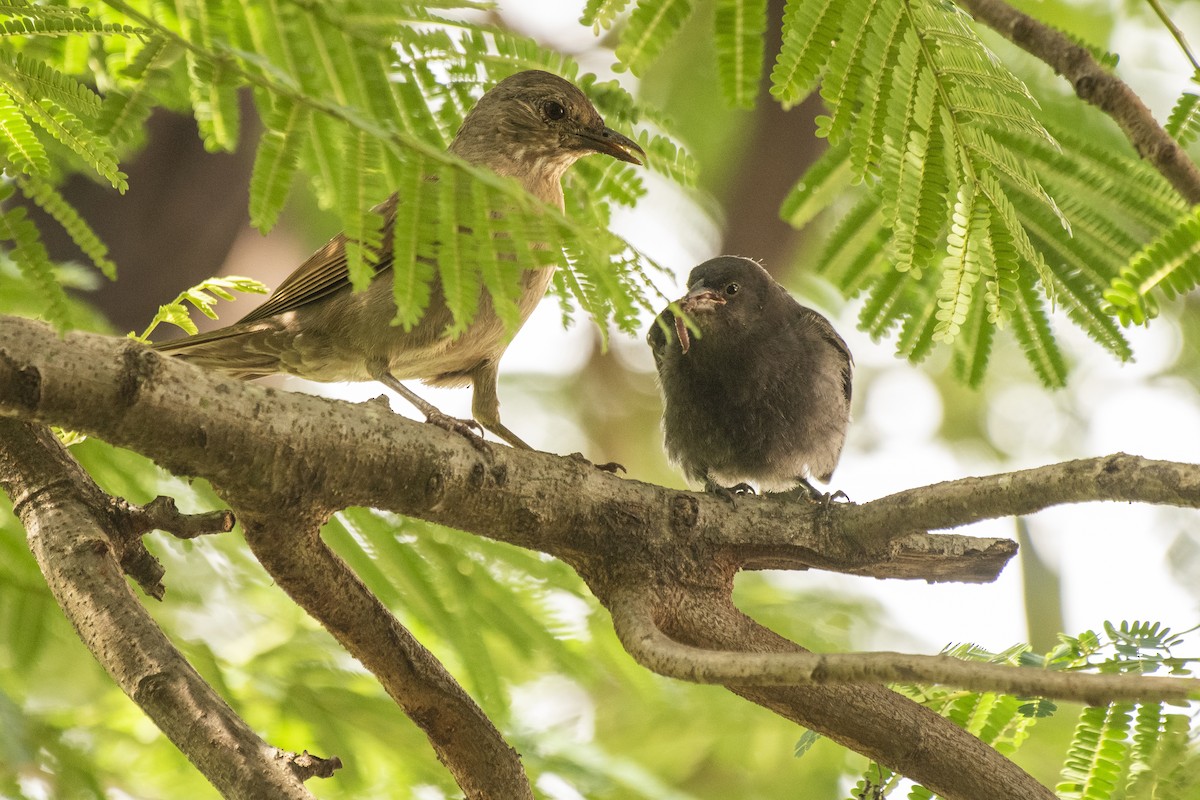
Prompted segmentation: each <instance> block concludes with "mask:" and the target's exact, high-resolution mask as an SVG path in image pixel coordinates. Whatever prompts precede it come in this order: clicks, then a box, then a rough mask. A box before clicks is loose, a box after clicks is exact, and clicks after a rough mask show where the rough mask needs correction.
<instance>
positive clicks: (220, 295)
mask: <svg viewBox="0 0 1200 800" xmlns="http://www.w3.org/2000/svg"><path fill="white" fill-rule="evenodd" d="M268 291H269V290H268V289H267V287H266V286H265V285H264V284H263V283H261V282H260V281H257V280H255V279H254V278H242V277H239V276H237V275H228V276H226V277H221V278H209V279H207V280H204V281H201V282H200V283H198V284H196V285H195V286H192V287H190V288H188V289H184V290H183V291H182V292H180V293H179V295H178V296H177V297H176V298H175V299H174V300H172V301H171V302H169V303H166V304H164V305H161V306H159V307H158V313H156V314H155V315H154V318H153V319H152V320H150V323H149V324H148V325H147V326H146V328H145V330H143V331H142V332H141V333H133V332H132V331H131V332H130V333H129V334H128V335H129V338H130V339H137V340H138V341H139V342H145V343H149V341H150V335H151V334H152V333H154V331H155V330H157V329H158V326H159V325H162V324H163V323H167V324H170V325H174V326H175V327H177V328H181V329H183V331H184V332H185V333H187V334H189V335H192V334H195V333H196V331H197V330H198V329H197V328H196V323H195V322H192V317H191V314H190V312H189V310H188V306H191V307H192V308H195V309H196V310H197V311H199V312H200V313H201V314H203V315H204V316H206V317H208V318H209V319H217V312H216V304H217V301H218V300H225V301H229V300H233V299H235V296H234V294H233V293H234V292H241V293H242V294H267V293H268Z"/></svg>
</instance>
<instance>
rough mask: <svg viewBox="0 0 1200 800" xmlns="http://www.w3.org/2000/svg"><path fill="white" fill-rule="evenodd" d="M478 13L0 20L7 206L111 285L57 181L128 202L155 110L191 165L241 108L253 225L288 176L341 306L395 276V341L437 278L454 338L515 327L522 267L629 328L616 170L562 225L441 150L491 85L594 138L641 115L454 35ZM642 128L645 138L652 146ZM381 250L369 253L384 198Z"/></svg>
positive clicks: (9, 231)
mask: <svg viewBox="0 0 1200 800" xmlns="http://www.w3.org/2000/svg"><path fill="white" fill-rule="evenodd" d="M481 7H482V6H481V5H480V4H479V3H475V2H471V1H470V0H462V1H460V2H451V1H450V0H446V2H439V3H433V4H429V3H408V2H402V3H383V2H370V1H369V0H343V2H334V3H307V2H267V3H260V4H245V3H233V2H224V1H223V0H217V2H205V1H204V0H185V2H180V3H175V4H169V5H164V4H158V3H150V2H136V1H130V2H124V1H123V0H115V1H114V2H111V3H108V4H107V5H106V6H105V7H103V8H101V9H94V10H89V9H86V8H81V7H76V6H75V5H74V4H70V3H67V2H61V3H58V4H49V5H37V6H34V5H26V4H23V3H19V4H15V5H10V6H5V7H4V8H3V9H0V14H6V15H7V18H8V20H9V24H8V25H7V26H6V28H5V29H4V30H5V31H6V35H7V36H8V40H9V42H11V43H12V44H13V45H14V47H13V48H12V50H11V52H8V51H6V52H4V53H3V54H2V56H0V167H3V169H4V172H5V174H6V175H8V176H9V177H10V178H13V181H14V182H13V184H11V185H7V186H6V187H5V189H4V190H5V192H6V193H9V194H11V193H12V192H13V191H14V187H15V189H16V190H19V191H21V192H22V193H23V194H24V195H25V196H27V197H28V198H30V199H31V200H33V201H34V202H36V203H37V204H38V205H40V206H42V207H43V208H44V209H45V210H46V211H47V212H49V213H50V215H51V216H52V217H54V218H55V219H57V220H58V221H59V223H61V224H62V225H63V226H64V227H65V228H66V229H67V231H68V232H69V233H70V234H71V237H72V238H73V239H74V240H75V241H76V242H77V243H78V244H79V245H80V247H81V248H82V249H83V250H84V252H85V253H87V254H88V256H89V257H90V258H91V259H92V261H93V262H94V263H95V264H96V266H97V267H99V268H100V269H101V271H102V272H103V273H104V274H105V275H107V276H108V277H114V276H115V266H114V265H113V264H112V263H111V261H109V260H108V258H107V252H106V250H105V249H104V246H103V245H102V244H101V243H100V241H99V239H98V238H97V237H96V236H95V234H94V233H93V232H92V231H91V229H90V228H89V227H88V226H87V225H86V223H85V222H84V221H83V220H82V219H80V218H79V217H78V215H77V214H75V213H74V211H73V210H72V209H71V208H70V206H69V205H68V204H67V203H66V202H65V201H64V200H63V198H62V196H61V195H60V194H58V192H57V190H56V189H55V183H56V182H57V181H58V180H59V179H60V178H61V177H62V176H63V174H65V173H66V172H69V171H72V170H81V169H82V170H86V171H89V172H91V173H93V174H95V175H97V176H98V177H100V178H103V179H105V180H107V181H109V182H110V183H111V184H112V185H113V186H114V187H116V188H117V189H118V190H123V189H124V188H125V178H124V175H123V174H121V173H120V172H119V169H118V167H117V164H118V160H117V159H118V156H119V155H120V156H123V157H124V156H128V155H129V154H131V153H133V152H135V151H136V149H137V148H138V147H140V145H141V144H142V133H141V128H142V126H143V123H144V122H145V120H146V118H147V117H148V115H149V113H150V112H151V111H152V110H153V109H154V108H158V107H164V108H171V109H177V110H185V111H190V113H192V115H193V116H194V117H195V118H196V121H197V124H198V125H199V129H200V133H201V136H202V138H203V140H204V143H205V146H206V147H207V148H208V149H209V150H212V151H230V150H232V149H234V148H235V147H236V146H237V144H238V141H239V137H240V136H241V132H242V127H243V122H242V120H241V111H240V105H239V97H240V96H241V95H242V94H245V93H248V94H249V95H250V96H251V97H252V98H253V102H254V105H255V108H256V111H257V112H258V114H259V116H260V117H261V118H262V120H263V123H264V128H265V130H264V131H263V133H262V135H261V137H260V138H259V140H258V142H257V144H256V154H255V160H254V167H253V173H252V178H251V182H250V215H251V221H252V223H253V224H254V225H256V226H257V227H258V228H260V229H261V230H263V231H266V230H269V229H270V228H271V227H272V226H273V225H274V224H275V222H276V221H277V220H278V217H279V214H280V211H281V209H282V208H283V206H284V204H285V203H286V202H287V199H288V196H289V193H290V192H291V190H292V189H293V187H294V186H295V185H296V183H297V180H298V178H300V177H302V178H303V179H304V180H306V181H307V182H308V183H309V184H310V188H311V190H312V191H313V192H314V193H315V196H316V197H317V199H318V201H319V203H320V204H321V205H322V206H323V207H325V208H330V209H332V210H333V211H334V212H335V213H336V214H337V216H338V218H339V221H340V222H341V224H342V226H343V229H344V231H345V235H346V239H347V247H346V251H347V261H348V264H349V269H350V276H351V279H352V280H353V282H354V284H355V285H356V286H358V287H360V288H361V287H362V286H364V285H365V284H366V283H367V282H368V281H369V280H370V279H371V277H372V275H373V274H374V269H373V267H374V264H375V263H376V262H377V261H378V260H379V259H380V258H382V257H384V256H386V255H388V254H389V253H388V252H387V251H389V250H390V254H391V255H392V256H393V257H394V264H395V265H396V268H395V270H394V274H395V281H396V291H395V297H396V300H397V306H398V313H397V318H396V320H395V322H396V324H400V325H404V326H411V325H413V324H415V322H416V321H417V320H418V319H419V318H420V316H421V314H422V312H423V311H424V309H425V306H426V305H427V304H428V302H429V296H430V289H429V284H430V281H431V280H432V279H433V278H434V276H435V275H437V276H438V277H440V279H441V281H442V284H443V286H444V287H445V289H446V295H447V299H448V303H449V306H450V309H451V311H452V312H453V314H454V324H453V326H452V329H451V333H455V332H459V331H461V330H462V329H464V328H465V326H466V325H467V324H468V323H469V322H470V320H471V319H472V318H473V316H474V314H475V313H476V311H477V309H478V307H479V300H480V298H481V296H484V293H486V294H490V295H491V297H492V300H493V305H494V306H495V308H496V309H497V310H498V312H499V313H500V316H501V319H502V320H504V321H505V322H506V323H507V324H508V325H509V326H510V327H514V326H515V323H516V321H517V311H516V303H515V301H516V297H517V294H518V292H519V286H520V283H519V278H518V276H519V274H520V272H521V270H523V269H529V268H534V267H540V266H546V265H550V264H555V265H558V266H560V267H562V268H563V270H564V273H565V274H564V275H563V277H562V279H561V280H560V284H559V286H560V294H561V295H562V297H563V299H564V301H565V302H567V303H573V304H576V305H579V306H582V307H583V308H584V309H585V310H586V311H587V312H588V313H589V314H590V315H592V316H593V317H594V318H595V319H596V321H597V322H598V323H599V324H601V326H602V327H605V323H607V322H613V323H615V324H616V325H617V326H618V327H620V328H624V329H632V328H633V327H634V326H635V324H636V321H635V317H636V311H637V309H638V308H640V307H646V308H649V307H650V306H651V305H652V302H651V300H650V299H649V298H648V296H647V292H648V291H650V290H651V287H650V285H649V283H648V281H647V280H646V278H645V273H646V270H647V269H650V268H652V265H651V264H650V262H649V261H648V260H646V259H645V258H644V257H643V256H641V254H639V253H637V252H635V251H633V250H632V249H631V248H630V247H629V246H628V245H626V244H625V243H624V242H623V241H621V240H620V239H618V238H617V237H615V236H613V235H612V234H610V233H609V232H608V226H607V215H608V213H609V210H608V209H609V205H610V204H611V203H617V204H624V205H629V204H632V203H633V202H635V201H636V200H637V198H639V197H640V196H642V195H643V194H644V193H645V187H644V185H643V179H642V177H641V176H640V175H638V174H637V172H636V171H635V168H632V167H631V166H630V165H627V164H615V163H614V164H608V165H605V166H603V167H593V168H590V169H582V170H577V171H576V172H575V173H573V174H572V176H571V178H570V181H569V186H568V190H569V194H570V197H571V211H572V212H575V211H579V210H586V211H587V212H588V213H587V214H586V215H585V216H582V217H576V216H564V215H563V214H561V213H559V212H558V211H557V210H556V209H552V208H547V207H544V206H543V205H542V204H540V203H538V202H537V201H535V200H534V199H532V198H531V197H530V196H529V195H527V194H526V193H525V192H524V191H523V190H522V189H521V188H520V186H518V185H517V184H516V182H515V181H512V180H508V179H501V178H499V177H497V176H496V175H494V174H492V173H490V172H487V171H484V170H480V169H476V168H473V167H471V166H470V165H468V164H465V163H464V162H462V161H461V160H460V159H457V158H455V157H453V156H451V155H450V154H448V153H447V152H446V146H447V144H448V143H449V141H450V140H451V139H452V138H453V135H454V133H455V131H456V130H457V129H458V127H459V125H460V124H461V122H462V118H463V116H464V114H465V113H466V111H467V110H469V109H470V107H471V106H472V105H473V103H474V101H475V99H476V98H477V97H478V95H479V94H480V93H481V92H482V90H483V88H485V87H486V86H487V85H488V84H490V83H491V82H494V81H495V80H498V79H500V78H503V77H505V76H506V75H508V74H511V73H512V72H515V71H518V70H521V69H526V68H541V69H548V70H551V71H554V72H557V73H559V74H561V75H563V76H564V77H567V78H568V79H571V80H574V81H576V82H577V83H579V84H580V85H581V86H582V87H583V88H584V89H585V91H588V92H589V93H590V94H591V95H592V96H593V98H594V99H595V102H596V104H597V106H598V107H599V108H600V110H601V112H602V113H603V114H604V115H605V116H606V119H607V121H608V122H609V124H610V125H613V126H615V127H618V128H621V129H624V130H629V131H631V132H632V129H633V126H634V125H635V124H636V123H637V121H638V120H639V118H640V117H641V116H642V110H641V109H640V108H639V107H638V105H637V104H636V103H635V102H634V101H633V99H632V97H630V96H629V95H628V94H627V93H626V92H624V90H622V89H620V88H619V87H618V86H617V85H616V84H615V83H609V84H599V83H597V82H596V81H595V79H594V78H593V77H592V76H586V75H581V74H580V70H579V67H578V65H577V64H575V63H574V62H573V61H571V60H570V59H569V58H566V57H564V56H562V55H559V54H557V53H555V52H553V51H550V50H547V49H545V48H542V47H539V46H538V45H536V44H535V43H534V42H532V41H531V40H529V39H527V38H524V37H521V36H517V35H514V34H512V33H509V32H507V31H504V30H501V29H498V28H493V27H490V26H488V25H487V24H484V23H480V22H474V21H464V20H465V19H466V18H464V17H463V14H465V13H467V12H470V11H474V10H478V9H479V8H481ZM658 129H659V130H660V129H661V126H659V127H658ZM639 138H640V144H641V145H642V146H643V147H644V148H645V149H646V151H647V153H648V156H649V158H648V161H649V165H650V166H651V167H652V168H655V169H658V170H660V171H663V172H664V173H666V174H668V175H670V176H672V177H673V178H674V179H676V180H680V179H682V180H690V179H691V175H692V172H693V167H692V165H691V163H690V159H689V157H688V156H687V155H686V154H685V153H684V152H682V151H681V150H680V149H679V148H678V147H677V146H676V145H675V144H674V143H673V142H672V141H671V139H670V138H668V137H667V136H666V135H664V134H662V133H659V132H643V133H641V134H640V137H639ZM393 195H394V196H395V197H396V198H398V202H397V203H396V205H395V207H396V213H397V220H396V235H395V236H391V237H386V240H385V236H384V224H383V223H384V219H383V216H382V212H383V210H384V208H385V206H384V205H383V201H385V200H386V199H387V198H389V196H393ZM0 238H3V239H5V240H7V241H8V242H10V243H11V251H12V254H13V258H14V260H15V261H16V262H17V263H18V264H19V265H20V267H21V269H22V271H23V272H24V273H25V274H27V275H29V276H30V277H31V278H34V279H35V281H34V282H35V283H36V284H37V285H38V286H39V289H40V291H41V292H42V294H43V295H44V296H45V297H46V298H48V299H50V300H53V302H50V303H49V304H48V305H49V311H48V313H47V316H48V317H49V318H51V319H52V320H54V321H55V322H57V323H58V324H59V325H60V326H65V325H66V324H67V320H66V318H65V315H64V314H63V312H62V296H61V290H60V289H59V288H58V287H56V286H55V284H54V281H53V278H52V271H51V266H50V263H49V260H48V257H47V256H46V253H45V249H44V247H42V246H41V244H40V239H39V237H38V233H37V231H36V229H35V228H34V227H33V226H32V224H31V223H30V222H29V220H28V219H27V218H26V217H25V215H24V212H23V210H22V209H21V207H20V206H15V207H13V208H12V209H10V210H8V211H7V212H5V214H4V215H3V216H2V217H0Z"/></svg>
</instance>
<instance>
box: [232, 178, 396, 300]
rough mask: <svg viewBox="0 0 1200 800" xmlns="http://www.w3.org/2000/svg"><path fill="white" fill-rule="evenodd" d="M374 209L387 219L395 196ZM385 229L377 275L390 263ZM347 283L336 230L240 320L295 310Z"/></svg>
mask: <svg viewBox="0 0 1200 800" xmlns="http://www.w3.org/2000/svg"><path fill="white" fill-rule="evenodd" d="M373 210H374V211H375V212H376V213H378V214H382V215H383V216H384V217H385V218H386V219H389V220H390V219H391V218H392V217H393V216H395V213H396V195H392V196H391V197H389V198H388V199H387V200H385V201H384V202H383V203H380V204H379V205H378V206H376V207H375V208H374V209H373ZM384 230H385V232H386V234H385V236H384V241H383V244H382V246H381V247H380V249H379V255H380V258H379V261H378V262H377V263H376V264H375V273H376V274H379V273H380V272H383V271H384V270H386V269H388V268H389V267H391V266H392V256H391V253H392V237H391V233H390V230H391V225H385V226H384ZM349 285H350V268H349V267H348V266H347V264H346V237H345V235H344V234H340V233H339V234H338V235H337V236H335V237H333V238H332V239H330V240H329V242H328V243H327V244H326V245H325V246H324V247H322V248H321V249H320V250H318V251H317V252H315V253H313V254H312V255H311V256H309V257H308V260H307V261H305V262H304V263H303V264H301V265H300V266H299V267H297V268H296V271H295V272H293V273H292V274H291V275H289V276H287V278H286V279H284V281H283V283H281V284H279V286H278V288H276V289H275V291H274V292H273V293H272V294H271V296H270V297H269V298H267V302H265V303H263V304H262V305H261V306H259V307H258V308H256V309H254V310H253V311H251V312H250V313H249V314H247V315H246V316H244V317H242V319H241V320H239V322H256V321H258V320H261V319H266V318H267V317H272V316H275V315H276V314H282V313H284V312H286V311H292V310H295V309H297V308H299V307H300V306H303V305H306V304H308V303H311V302H313V301H314V300H320V299H321V298H322V297H325V296H327V295H330V294H333V293H334V292H336V291H338V290H339V289H342V288H343V287H346V286H349Z"/></svg>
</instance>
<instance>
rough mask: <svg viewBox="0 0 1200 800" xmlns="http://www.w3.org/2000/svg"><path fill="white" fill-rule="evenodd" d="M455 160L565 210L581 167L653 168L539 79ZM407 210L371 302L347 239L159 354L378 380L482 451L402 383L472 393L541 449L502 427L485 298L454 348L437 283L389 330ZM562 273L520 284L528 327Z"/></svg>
mask: <svg viewBox="0 0 1200 800" xmlns="http://www.w3.org/2000/svg"><path fill="white" fill-rule="evenodd" d="M450 152H452V153H454V154H456V155H458V156H459V157H461V158H462V159H464V160H465V161H468V162H470V163H472V164H476V165H479V166H483V167H487V168H489V169H491V170H492V171H494V172H496V173H498V174H499V175H501V176H505V177H512V178H515V179H516V180H517V181H518V182H519V183H520V184H521V185H522V186H523V187H524V188H525V189H526V190H527V191H528V192H530V193H531V194H533V195H534V196H535V197H537V198H538V199H540V200H542V201H543V202H545V203H548V204H550V205H554V206H557V207H558V208H559V210H562V208H563V190H562V183H561V179H562V176H563V174H564V173H565V172H566V170H567V168H568V167H570V166H571V165H572V164H573V163H575V161H577V160H578V159H580V158H582V157H583V156H586V155H589V154H591V153H603V154H605V155H608V156H612V157H613V158H616V159H618V160H620V161H627V162H630V163H633V164H641V161H640V158H644V157H645V153H644V152H643V151H642V148H641V147H639V146H638V145H637V143H636V142H634V141H633V140H632V139H629V138H627V137H625V136H622V135H621V134H619V133H617V132H616V131H614V130H612V129H610V128H608V127H606V126H605V124H604V120H603V119H601V117H600V114H599V112H597V111H596V109H595V107H593V106H592V103H591V102H590V101H589V100H588V98H587V97H586V96H585V95H584V93H583V92H582V91H580V90H579V88H578V87H576V86H574V85H573V84H571V83H570V82H568V81H566V80H564V79H562V78H560V77H558V76H557V75H551V74H550V73H548V72H542V71H540V70H528V71H525V72H519V73H517V74H515V75H511V76H509V77H507V78H505V79H504V80H502V81H500V82H499V83H498V84H496V85H495V86H494V87H492V88H491V89H490V90H489V91H488V92H486V93H485V94H484V95H483V96H482V97H480V98H479V101H478V102H477V103H476V104H475V107H474V108H473V109H471V111H470V112H469V113H468V114H467V116H466V118H465V119H464V120H463V123H462V126H461V127H460V128H459V131H458V134H457V135H456V136H455V138H454V141H453V143H452V144H451V145H450ZM398 202H404V198H399V197H397V196H396V195H392V196H391V197H390V198H388V199H387V200H386V201H385V202H383V203H382V204H380V205H379V206H378V207H377V210H379V211H380V212H381V213H382V214H383V216H384V218H385V222H384V228H383V246H382V247H381V249H380V255H381V258H380V260H379V262H378V264H376V266H375V270H376V275H375V277H374V279H373V280H372V282H371V284H370V286H369V287H368V288H367V290H366V291H363V292H357V293H355V292H352V291H351V287H350V279H349V273H348V269H347V265H346V238H345V236H344V235H343V234H339V235H337V236H335V237H334V238H333V239H331V240H330V241H329V243H328V244H326V245H325V246H324V247H322V248H321V249H320V250H318V251H317V252H316V253H314V254H313V255H312V256H310V257H309V259H308V260H307V261H305V262H304V263H303V264H301V265H300V267H299V268H298V269H297V270H296V271H295V272H293V273H292V274H291V275H290V276H289V277H288V278H287V279H286V280H284V282H283V283H282V284H280V285H279V287H278V288H277V289H276V290H275V292H274V293H273V294H272V295H271V296H270V297H269V298H268V299H267V301H266V302H265V303H264V304H263V305H261V306H259V307H258V308H256V309H255V310H253V311H251V312H250V313H249V314H247V315H246V316H245V317H244V318H243V319H241V320H240V321H238V322H236V323H234V324H232V325H229V326H228V327H225V328H221V329H219V330H215V331H211V332H208V333H202V334H198V335H196V336H189V337H186V338H183V339H178V340H175V341H171V342H166V343H163V344H159V345H156V347H157V349H158V350H160V351H162V352H164V353H167V354H169V355H172V356H175V357H177V358H182V359H185V360H187V361H190V362H192V363H194V364H198V365H200V366H203V367H208V368H212V369H218V370H222V371H225V372H228V373H232V374H234V375H236V376H238V377H241V378H246V379H251V378H260V377H263V376H265V375H270V374H274V373H281V372H282V373H288V374H291V375H297V376H299V377H302V378H308V379H310V380H314V381H367V380H376V381H379V382H380V383H382V384H384V385H385V386H387V387H388V388H390V389H392V390H394V391H396V392H397V393H399V394H400V395H401V396H403V397H404V398H405V399H406V400H408V401H409V402H410V403H412V404H413V405H414V406H415V407H416V408H417V409H418V410H420V411H421V412H422V413H423V414H424V415H425V417H426V419H427V420H428V421H429V422H433V423H435V424H437V425H440V426H441V427H444V428H447V429H450V430H457V431H459V432H461V433H463V434H464V435H466V436H468V437H469V438H472V440H473V441H476V442H478V439H476V438H475V435H474V433H473V432H472V430H471V428H472V427H474V426H473V425H472V424H471V423H470V422H466V421H463V420H456V419H454V418H452V417H449V416H447V415H445V414H443V413H442V412H440V411H438V410H437V409H436V408H434V407H433V406H432V405H431V404H429V403H427V402H425V401H424V400H422V399H421V398H420V397H418V396H417V395H416V394H414V393H413V392H412V391H411V390H410V389H408V388H407V387H406V386H404V385H403V384H402V383H401V382H400V381H403V380H410V379H420V380H422V381H424V382H425V383H427V384H429V385H431V386H465V385H467V384H471V385H473V394H472V402H471V413H472V416H473V417H474V418H475V420H476V421H477V422H478V423H479V424H480V425H482V426H483V427H484V428H486V429H487V430H489V431H492V432H493V433H495V434H496V435H497V436H499V437H500V438H501V439H504V440H505V441H507V442H508V443H509V444H511V445H512V446H514V447H520V448H524V449H531V448H530V447H529V445H527V444H525V442H524V441H522V440H521V439H520V438H519V437H518V436H517V435H516V434H514V433H513V432H512V431H510V430H509V429H508V428H506V427H505V426H504V425H503V424H501V422H500V401H499V399H498V397H497V394H496V378H497V374H498V367H499V362H500V357H501V356H502V355H503V354H504V351H505V349H506V348H507V347H508V343H509V341H510V339H511V335H510V333H512V332H510V331H507V330H505V327H504V324H503V323H502V322H501V320H500V318H499V317H498V316H497V314H496V312H495V310H494V308H493V306H492V303H491V298H490V296H488V295H487V294H486V293H482V296H481V297H480V302H479V309H478V312H477V314H476V316H475V318H474V319H473V320H472V321H471V323H470V325H469V326H468V327H467V329H466V330H465V331H464V332H463V333H462V334H461V335H460V336H458V337H457V338H453V339H452V338H449V337H448V336H447V335H446V330H447V327H448V326H449V325H450V324H451V322H452V319H453V317H452V314H451V312H450V309H449V308H447V306H446V301H445V297H444V294H443V290H442V284H441V281H440V279H437V278H435V279H434V282H433V285H432V287H431V293H430V301H429V305H428V307H427V308H426V310H425V314H424V316H423V317H422V318H421V320H420V322H419V323H418V324H417V325H416V326H414V327H413V328H412V329H410V330H407V331H406V330H404V329H403V328H402V327H398V326H393V325H391V320H392V319H393V318H394V317H395V315H396V305H395V302H394V301H393V299H392V270H391V267H392V256H391V253H392V244H391V243H392V235H393V233H394V227H395V217H396V206H397V203H398ZM553 273H554V267H546V268H541V269H531V270H526V271H525V272H524V273H523V274H522V276H521V287H522V288H521V295H520V298H519V300H518V303H517V306H518V310H519V312H520V314H519V317H520V322H519V323H518V326H517V327H518V328H519V327H520V325H523V324H524V323H525V320H527V319H528V318H529V315H530V314H532V313H533V309H534V307H536V306H537V304H538V302H539V301H540V300H541V299H542V297H543V295H545V293H546V289H547V288H548V287H549V285H550V280H551V278H552V276H553ZM513 332H515V331H513Z"/></svg>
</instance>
